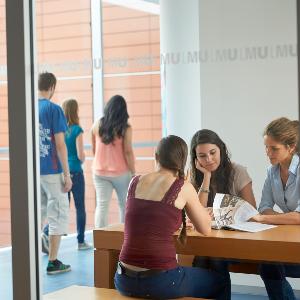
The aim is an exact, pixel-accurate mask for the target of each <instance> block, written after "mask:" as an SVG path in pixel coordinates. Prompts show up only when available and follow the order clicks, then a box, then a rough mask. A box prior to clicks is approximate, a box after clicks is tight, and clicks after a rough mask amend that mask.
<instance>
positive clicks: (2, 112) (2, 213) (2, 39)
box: [0, 0, 12, 299]
mask: <svg viewBox="0 0 300 300" xmlns="http://www.w3.org/2000/svg"><path fill="white" fill-rule="evenodd" d="M5 28H6V24H5V1H4V0H0V265H1V272H0V299H10V298H12V265H11V248H10V246H11V217H10V183H9V180H10V176H9V175H10V172H9V154H8V109H7V104H8V103H7V70H6V69H7V68H6V66H7V60H6V30H5Z"/></svg>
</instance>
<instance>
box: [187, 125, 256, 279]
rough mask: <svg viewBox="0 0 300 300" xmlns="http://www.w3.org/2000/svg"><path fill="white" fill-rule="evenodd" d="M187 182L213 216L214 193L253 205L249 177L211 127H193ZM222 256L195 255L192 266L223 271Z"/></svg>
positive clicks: (226, 264)
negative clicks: (189, 179) (237, 198)
mask: <svg viewBox="0 0 300 300" xmlns="http://www.w3.org/2000/svg"><path fill="white" fill-rule="evenodd" d="M190 159H191V163H190V165H191V183H192V184H193V186H194V187H195V189H196V191H197V192H198V199H199V201H200V203H201V204H202V205H203V206H204V207H206V208H207V210H208V211H209V213H210V215H211V216H212V217H213V213H212V206H213V201H214V197H215V195H216V193H223V194H231V195H234V196H239V197H241V198H243V199H244V200H246V201H248V202H249V203H250V204H251V205H253V206H254V207H256V202H255V198H254V195H253V191H252V180H251V178H250V176H249V174H248V172H247V170H246V168H245V167H243V166H241V165H239V164H237V163H234V162H231V160H230V157H229V152H228V150H227V147H226V145H225V143H224V142H223V141H222V140H221V139H220V137H219V136H218V135H217V134H216V133H215V132H214V131H212V130H208V129H202V130H199V131H197V132H196V133H195V134H194V136H193V138H192V141H191V149H190ZM230 262H232V261H229V260H223V259H213V258H204V257H199V256H196V257H195V258H194V261H193V266H195V267H204V268H208V269H212V270H217V271H219V272H221V271H222V272H227V273H228V276H229V271H228V264H229V263H230Z"/></svg>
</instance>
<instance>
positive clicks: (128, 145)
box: [123, 126, 135, 175]
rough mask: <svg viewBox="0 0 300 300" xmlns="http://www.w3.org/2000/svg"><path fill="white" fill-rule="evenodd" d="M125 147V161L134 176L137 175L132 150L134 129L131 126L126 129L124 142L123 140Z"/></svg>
mask: <svg viewBox="0 0 300 300" xmlns="http://www.w3.org/2000/svg"><path fill="white" fill-rule="evenodd" d="M123 147H124V155H125V159H126V162H127V165H128V168H129V171H130V172H131V173H132V175H134V174H135V161H134V154H133V149H132V128H131V126H129V127H128V128H127V129H126V132H125V135H124V140H123Z"/></svg>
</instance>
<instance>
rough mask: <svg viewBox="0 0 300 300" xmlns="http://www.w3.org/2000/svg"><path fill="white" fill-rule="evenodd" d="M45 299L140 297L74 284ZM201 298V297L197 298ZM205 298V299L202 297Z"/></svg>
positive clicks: (121, 298)
mask: <svg viewBox="0 0 300 300" xmlns="http://www.w3.org/2000/svg"><path fill="white" fill-rule="evenodd" d="M43 299H45V300H57V299H72V300H82V299H89V300H135V299H136V300H137V299H142V298H132V297H126V296H122V295H120V293H118V292H117V291H116V290H113V289H104V288H94V287H87V286H76V285H72V286H70V287H67V288H64V289H62V290H59V291H56V292H53V293H50V294H46V295H44V296H43ZM179 299H181V300H183V299H186V300H193V299H195V300H196V298H190V297H185V298H179ZM197 299H198V300H201V298H197ZM202 300H205V299H202Z"/></svg>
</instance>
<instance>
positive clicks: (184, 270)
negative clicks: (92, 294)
mask: <svg viewBox="0 0 300 300" xmlns="http://www.w3.org/2000/svg"><path fill="white" fill-rule="evenodd" d="M115 286H116V289H117V290H118V291H119V292H120V293H121V294H123V295H125V296H129V297H140V298H148V299H174V298H180V297H196V298H213V299H218V300H227V299H230V292H228V291H229V290H230V280H229V279H228V278H227V277H226V276H223V275H222V274H218V273H216V272H213V271H210V270H206V269H201V268H193V267H181V266H178V267H176V268H175V269H171V270H168V271H165V272H162V273H159V274H157V275H153V276H151V277H146V278H139V277H138V276H137V277H129V276H127V275H125V274H118V272H116V274H115Z"/></svg>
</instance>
